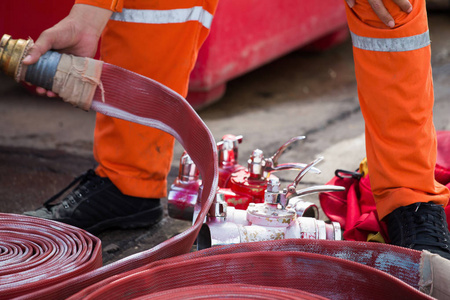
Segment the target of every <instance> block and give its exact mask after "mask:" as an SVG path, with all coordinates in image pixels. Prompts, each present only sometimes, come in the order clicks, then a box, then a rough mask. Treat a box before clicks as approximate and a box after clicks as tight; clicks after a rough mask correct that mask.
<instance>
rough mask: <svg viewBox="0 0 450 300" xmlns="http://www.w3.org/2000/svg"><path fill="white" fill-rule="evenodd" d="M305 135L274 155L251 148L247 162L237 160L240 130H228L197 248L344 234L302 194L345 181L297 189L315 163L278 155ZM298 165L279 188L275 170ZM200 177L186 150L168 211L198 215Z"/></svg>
mask: <svg viewBox="0 0 450 300" xmlns="http://www.w3.org/2000/svg"><path fill="white" fill-rule="evenodd" d="M303 139H305V137H304V136H297V137H293V138H291V139H290V140H289V141H287V142H286V143H284V144H283V145H282V146H281V147H280V148H279V149H278V150H277V151H276V152H275V154H273V155H272V156H270V157H268V158H266V157H264V152H263V151H262V150H260V149H255V150H253V151H252V153H251V155H250V157H249V159H248V161H247V166H246V167H244V166H242V165H240V164H239V162H238V144H239V143H242V140H243V137H242V136H241V135H238V136H235V135H232V134H227V135H225V136H224V137H223V138H222V140H221V141H219V142H218V143H217V149H218V154H219V162H218V163H219V184H218V189H217V193H216V197H215V201H214V202H213V203H212V205H211V207H210V209H209V213H208V217H207V219H206V220H205V223H204V225H203V227H202V229H201V231H200V234H199V236H198V239H197V241H198V248H199V249H203V248H207V247H211V246H215V245H228V244H236V243H245V242H253V241H265V240H274V239H287V238H302V239H328V240H340V239H341V227H340V225H339V223H336V222H331V223H330V224H327V223H325V222H324V221H323V220H319V209H318V207H317V206H316V205H315V204H314V203H311V202H308V201H304V200H303V197H304V196H306V195H310V194H315V193H320V192H325V191H341V190H343V188H342V187H338V186H330V185H320V186H312V187H308V188H303V189H300V190H297V185H298V184H299V183H300V181H301V180H302V179H303V177H304V176H305V175H306V174H307V173H309V172H312V173H316V174H319V173H320V170H318V169H317V168H315V165H316V164H318V163H319V162H320V161H322V159H323V158H322V157H319V158H317V159H315V160H314V161H312V162H310V163H309V164H304V163H284V164H279V163H278V159H279V158H280V156H281V154H282V153H283V152H284V150H286V149H287V147H288V146H290V145H291V144H292V143H294V142H296V141H299V140H303ZM285 170H300V172H299V173H298V175H297V176H296V178H295V180H294V181H293V182H292V183H290V184H289V185H288V186H286V187H285V188H283V189H282V188H281V183H280V179H279V178H278V177H277V176H275V175H274V174H273V173H275V172H279V171H285ZM201 190H202V188H201V178H199V175H198V171H197V170H196V167H195V165H194V163H193V162H192V160H191V159H190V158H189V156H188V155H187V154H186V153H183V155H182V156H181V159H180V171H179V174H178V177H177V178H176V179H175V181H174V183H173V184H172V186H171V188H170V191H169V195H168V209H169V215H170V216H171V217H173V218H177V219H182V220H189V221H195V218H196V216H197V213H196V212H197V211H199V209H200V206H201V204H200V203H198V199H200V196H199V195H200V193H201Z"/></svg>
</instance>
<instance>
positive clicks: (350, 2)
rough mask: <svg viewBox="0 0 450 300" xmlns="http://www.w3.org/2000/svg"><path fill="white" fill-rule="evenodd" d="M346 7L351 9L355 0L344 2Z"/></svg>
mask: <svg viewBox="0 0 450 300" xmlns="http://www.w3.org/2000/svg"><path fill="white" fill-rule="evenodd" d="M346 2H347V5H348V7H350V8H353V6H355V3H356V0H346Z"/></svg>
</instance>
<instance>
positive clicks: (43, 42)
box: [22, 31, 52, 65]
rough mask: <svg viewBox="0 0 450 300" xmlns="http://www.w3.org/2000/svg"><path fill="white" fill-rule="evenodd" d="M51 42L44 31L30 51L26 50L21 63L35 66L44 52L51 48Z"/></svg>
mask: <svg viewBox="0 0 450 300" xmlns="http://www.w3.org/2000/svg"><path fill="white" fill-rule="evenodd" d="M51 41H52V39H51V36H49V35H48V34H46V32H45V31H44V32H43V33H42V34H41V35H40V36H39V38H38V39H37V41H36V42H35V43H34V44H33V45H32V46H31V47H30V49H28V53H27V55H26V56H25V58H24V59H23V60H22V62H23V63H24V64H25V65H32V64H35V63H36V62H37V61H38V60H39V58H40V57H41V56H42V55H43V54H44V53H45V52H47V51H48V50H50V49H51V48H52V46H51V45H52V42H51Z"/></svg>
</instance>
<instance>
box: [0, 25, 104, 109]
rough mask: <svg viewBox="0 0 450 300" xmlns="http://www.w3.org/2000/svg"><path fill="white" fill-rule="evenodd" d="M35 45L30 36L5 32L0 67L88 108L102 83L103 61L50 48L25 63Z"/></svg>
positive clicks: (0, 42)
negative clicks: (13, 37)
mask: <svg viewBox="0 0 450 300" xmlns="http://www.w3.org/2000/svg"><path fill="white" fill-rule="evenodd" d="M32 45H33V41H32V40H31V39H29V40H23V39H18V40H13V39H12V38H11V36H10V35H8V34H4V35H3V37H2V39H1V41H0V70H1V71H3V72H4V73H5V74H6V75H8V76H10V77H13V78H14V79H15V80H16V81H17V82H19V81H25V82H28V83H31V84H34V85H36V86H39V87H42V88H44V89H46V90H49V91H53V92H55V93H56V94H58V95H59V96H60V97H61V98H62V99H63V100H64V101H66V102H69V103H71V104H73V105H74V106H76V107H80V108H82V109H84V110H89V108H90V106H91V104H92V99H93V97H94V94H95V90H96V88H97V86H98V85H99V84H100V83H101V81H100V76H101V72H102V66H103V62H102V61H98V60H95V59H91V58H87V57H78V56H74V55H68V54H61V53H58V52H56V51H47V52H46V53H44V54H43V55H42V56H41V57H40V58H39V60H38V61H37V62H36V63H35V64H32V65H24V64H22V60H23V58H24V57H25V56H26V55H27V52H28V49H30V48H31V47H32ZM100 86H101V85H100ZM102 91H103V90H102ZM102 96H103V94H102Z"/></svg>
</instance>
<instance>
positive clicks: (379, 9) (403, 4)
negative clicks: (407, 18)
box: [346, 0, 412, 28]
mask: <svg viewBox="0 0 450 300" xmlns="http://www.w3.org/2000/svg"><path fill="white" fill-rule="evenodd" d="M346 1H347V4H348V6H349V7H350V8H352V7H353V6H355V4H356V0H346ZM391 1H393V2H394V3H395V4H397V5H398V6H399V7H400V8H401V10H403V11H404V12H406V13H408V14H409V13H410V12H411V11H412V5H411V3H410V2H409V1H408V0H391ZM367 2H369V4H370V6H371V7H372V9H373V11H374V12H375V14H376V15H377V16H378V18H380V20H381V21H382V22H383V23H384V24H386V26H389V27H390V28H394V26H395V21H394V18H392V16H391V15H390V14H389V12H388V10H387V9H386V7H385V6H384V4H383V1H382V0H367Z"/></svg>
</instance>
